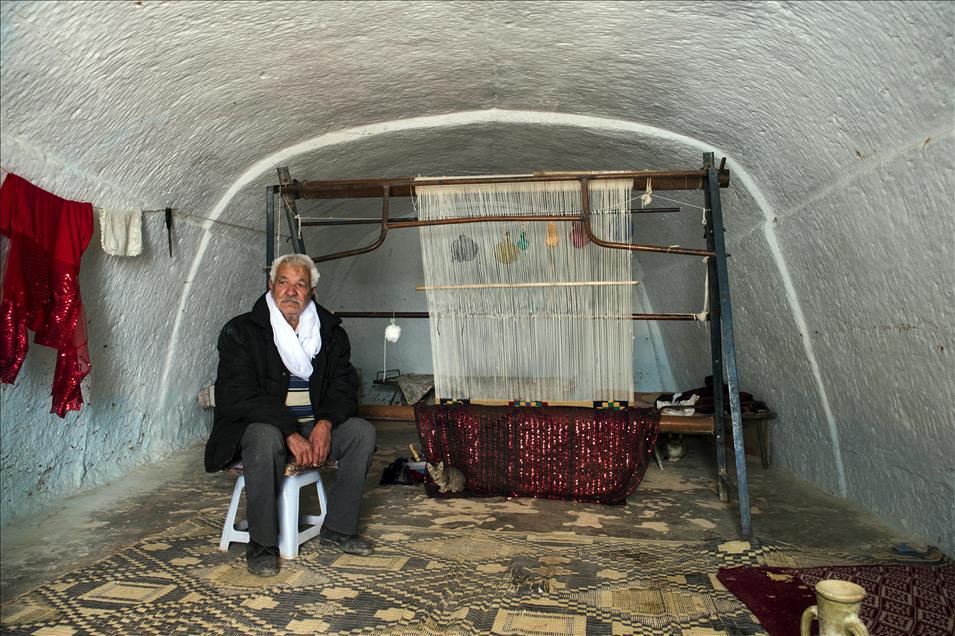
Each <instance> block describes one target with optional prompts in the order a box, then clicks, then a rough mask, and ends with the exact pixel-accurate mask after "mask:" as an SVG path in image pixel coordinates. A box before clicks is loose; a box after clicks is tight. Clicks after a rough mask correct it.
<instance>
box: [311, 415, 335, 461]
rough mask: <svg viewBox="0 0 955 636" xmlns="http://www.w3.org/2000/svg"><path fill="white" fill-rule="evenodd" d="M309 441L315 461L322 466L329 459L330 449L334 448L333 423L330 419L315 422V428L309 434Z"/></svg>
mask: <svg viewBox="0 0 955 636" xmlns="http://www.w3.org/2000/svg"><path fill="white" fill-rule="evenodd" d="M308 441H309V443H310V444H311V445H312V453H313V454H314V456H315V463H316V464H317V465H319V466H321V465H322V464H324V463H325V460H326V459H328V451H330V450H331V448H332V423H331V422H329V421H328V420H318V421H317V422H315V428H313V429H312V432H311V434H310V435H309V436H308Z"/></svg>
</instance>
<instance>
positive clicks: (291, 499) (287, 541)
mask: <svg viewBox="0 0 955 636" xmlns="http://www.w3.org/2000/svg"><path fill="white" fill-rule="evenodd" d="M309 484H315V488H316V489H317V490H318V502H319V504H321V506H322V512H321V514H318V515H302V516H301V517H300V516H299V514H298V498H299V491H300V490H301V489H302V486H307V485H309ZM243 488H245V475H239V478H238V479H236V480H235V488H234V489H233V490H232V503H230V504H229V513H228V514H227V515H226V518H225V524H224V525H223V526H222V538H221V539H220V540H219V549H220V550H228V549H229V544H230V543H232V542H233V541H235V542H237V543H248V542H249V532H248V528H249V522H248V520H247V519H243V520H242V521H239V522H236V520H235V517H236V514H237V513H238V510H239V498H240V497H241V496H242V489H243ZM327 510H328V500H327V499H326V498H325V486H324V484H322V476H321V474H320V473H319V472H318V470H317V469H315V470H307V471H305V472H302V473H299V474H297V475H292V476H290V477H285V478H284V480H283V481H282V495H281V497H279V501H278V514H279V537H278V539H279V555H280V556H281V557H282V558H283V559H294V558H295V557H297V556H298V547H299V546H300V545H302V544H303V543H305V542H306V541H308V540H309V539H311V538H312V537H314V536H316V535H317V534H318V533H319V531H320V530H321V529H322V523H323V522H324V521H325V513H326V511H327ZM300 524H305V525H307V526H308V527H307V528H305V529H304V530H302V531H299V525H300Z"/></svg>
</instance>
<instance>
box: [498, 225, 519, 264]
mask: <svg viewBox="0 0 955 636" xmlns="http://www.w3.org/2000/svg"><path fill="white" fill-rule="evenodd" d="M519 255H520V250H518V249H517V246H516V245H514V243H513V242H512V241H511V233H510V232H504V240H503V241H501V242H500V243H498V244H497V247H495V248H494V257H495V258H496V259H497V260H498V262H500V263H504V264H505V265H510V264H511V263H513V262H514V261H516V260H517V257H518V256H519Z"/></svg>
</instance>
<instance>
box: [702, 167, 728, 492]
mask: <svg viewBox="0 0 955 636" xmlns="http://www.w3.org/2000/svg"><path fill="white" fill-rule="evenodd" d="M704 158H705V164H706V167H710V166H712V165H713V153H706V154H705V155H704ZM703 200H704V203H703V205H704V207H705V208H706V210H707V212H705V213H704V214H706V230H705V234H706V247H707V249H710V250H713V249H714V247H713V215H712V214H710V213H709V210H710V209H711V208H712V197H711V196H710V191H709V188H705V189H704V190H703ZM706 268H707V273H708V275H709V281H708V283H707V284H708V286H709V289H708V290H707V291H708V293H709V306H708V307H707V311H709V312H710V357H711V362H712V365H713V436H714V437H715V438H716V465H717V473H716V482H717V486H718V487H719V493H720V501H729V493H728V490H727V475H728V473H727V471H726V442H725V440H726V418H725V416H724V411H723V344H722V340H721V335H720V334H721V333H722V332H721V329H722V327H721V325H722V321H721V320H720V290H719V284H718V283H717V280H718V278H719V275H718V274H717V271H716V259H715V258H709V259H707V261H706Z"/></svg>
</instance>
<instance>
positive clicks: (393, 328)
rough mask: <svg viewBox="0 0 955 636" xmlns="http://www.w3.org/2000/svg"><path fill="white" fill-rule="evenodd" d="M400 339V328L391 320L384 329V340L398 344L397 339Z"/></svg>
mask: <svg viewBox="0 0 955 636" xmlns="http://www.w3.org/2000/svg"><path fill="white" fill-rule="evenodd" d="M400 337H401V327H399V326H398V325H397V324H396V323H395V319H394V318H392V319H391V324H390V325H388V326H387V327H385V340H387V341H388V342H398V338H400Z"/></svg>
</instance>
